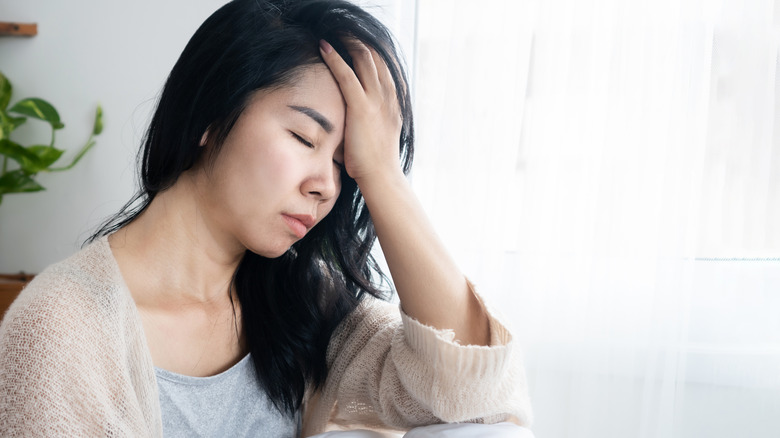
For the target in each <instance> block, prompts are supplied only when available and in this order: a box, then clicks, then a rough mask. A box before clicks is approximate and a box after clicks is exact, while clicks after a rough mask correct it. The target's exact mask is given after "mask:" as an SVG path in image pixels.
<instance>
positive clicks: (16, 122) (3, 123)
mask: <svg viewBox="0 0 780 438" xmlns="http://www.w3.org/2000/svg"><path fill="white" fill-rule="evenodd" d="M26 121H27V117H11V116H10V115H8V113H6V112H4V111H0V139H3V138H9V137H10V136H11V133H12V132H13V131H14V130H15V129H16V128H18V127H19V126H21V125H22V124H23V123H24V122H26Z"/></svg>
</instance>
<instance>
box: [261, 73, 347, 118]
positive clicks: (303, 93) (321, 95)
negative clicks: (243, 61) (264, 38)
mask: <svg viewBox="0 0 780 438" xmlns="http://www.w3.org/2000/svg"><path fill="white" fill-rule="evenodd" d="M261 102H262V104H263V106H271V107H274V108H275V109H276V110H278V111H284V110H286V109H289V107H306V108H312V109H314V110H316V111H317V112H319V113H320V114H322V115H324V116H325V117H326V118H327V119H328V120H329V121H330V122H331V123H332V124H333V125H334V126H337V127H338V126H342V125H343V124H344V117H345V113H346V104H345V102H344V97H343V96H342V95H341V90H340V89H339V86H338V83H337V82H336V80H335V79H334V77H333V75H332V74H331V72H330V70H329V69H328V67H327V66H325V64H322V63H319V64H314V65H310V66H305V67H301V68H300V69H298V71H296V72H295V73H294V74H293V76H292V79H290V80H289V81H288V83H287V84H285V85H282V86H280V87H276V88H272V89H270V90H261V91H258V92H257V93H255V95H254V96H252V99H251V101H250V104H249V106H250V107H251V106H254V105H255V104H258V103H261Z"/></svg>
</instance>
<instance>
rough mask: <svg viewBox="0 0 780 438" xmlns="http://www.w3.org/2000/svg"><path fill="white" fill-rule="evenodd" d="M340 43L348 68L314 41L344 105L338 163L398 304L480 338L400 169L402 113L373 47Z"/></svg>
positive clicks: (470, 301)
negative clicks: (361, 202) (359, 201)
mask: <svg viewBox="0 0 780 438" xmlns="http://www.w3.org/2000/svg"><path fill="white" fill-rule="evenodd" d="M346 45H347V46H348V48H349V49H348V50H349V53H350V55H351V56H352V60H353V63H354V66H355V71H354V72H353V71H352V69H351V68H349V66H348V65H347V64H346V63H345V62H344V60H343V59H342V58H341V56H340V55H339V54H338V53H337V52H336V51H335V50H333V49H332V47H331V46H330V45H329V44H327V43H326V42H321V53H322V57H323V59H324V60H325V62H326V63H327V65H328V67H329V68H330V71H331V73H333V76H334V78H335V79H336V81H337V82H338V84H339V87H340V89H341V93H342V95H343V96H344V100H345V102H346V105H347V114H346V126H345V134H344V163H345V166H346V170H347V172H348V173H349V175H350V176H351V177H352V178H354V179H355V181H357V183H358V187H360V191H361V192H362V194H363V198H364V199H365V201H366V206H367V207H368V210H369V212H370V213H371V218H372V219H373V221H374V225H375V227H376V231H377V236H378V237H379V242H380V243H381V245H382V250H383V252H384V254H385V258H386V260H387V264H388V266H389V268H390V274H391V275H392V277H393V281H394V282H395V286H396V289H397V291H398V296H399V298H400V299H401V305H402V308H403V310H404V311H405V312H406V313H407V314H408V315H409V316H412V317H413V318H415V319H417V320H418V321H420V322H421V323H423V324H426V325H430V326H432V327H435V328H438V329H450V330H454V332H455V336H456V339H457V340H458V341H460V342H461V343H463V344H473V345H487V343H488V339H489V336H490V332H489V325H488V318H487V316H486V315H485V313H484V311H483V309H482V306H480V305H479V301H478V300H477V297H476V296H475V295H474V294H473V293H472V292H471V291H470V290H469V287H468V284H467V282H466V278H465V277H464V276H463V274H462V273H461V272H460V270H459V269H458V267H457V266H456V265H455V263H454V261H453V260H452V258H451V257H450V255H449V253H448V252H447V250H446V249H445V248H444V245H443V244H442V243H441V241H439V239H438V237H437V236H436V232H435V231H434V228H433V226H432V225H431V224H430V222H429V221H428V218H427V217H426V215H425V212H424V211H423V209H422V206H421V205H420V203H419V201H418V200H417V197H416V196H415V194H414V192H413V191H412V189H411V187H410V186H409V183H408V182H407V181H406V178H405V176H404V174H403V172H402V171H401V166H400V163H399V161H400V159H399V156H398V155H399V153H398V139H399V136H400V132H401V127H402V116H401V114H400V107H399V105H398V99H397V96H396V84H395V82H394V80H393V78H392V76H391V74H390V72H389V69H388V68H387V65H386V64H385V63H384V61H383V60H382V58H381V57H380V56H379V55H378V54H377V53H376V51H374V50H373V49H370V48H369V47H367V46H365V45H364V44H362V43H360V42H358V41H355V40H348V41H346Z"/></svg>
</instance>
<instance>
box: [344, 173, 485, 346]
mask: <svg viewBox="0 0 780 438" xmlns="http://www.w3.org/2000/svg"><path fill="white" fill-rule="evenodd" d="M358 185H359V186H360V190H361V192H362V193H363V197H364V198H365V200H366V205H367V206H368V210H369V212H370V213H371V217H372V219H373V221H374V226H375V227H376V232H377V236H378V237H379V242H380V244H381V246H382V251H383V253H384V255H385V259H386V260H387V265H388V267H389V268H390V274H391V275H392V277H393V282H394V283H395V286H396V290H397V292H398V296H399V298H400V300H401V307H402V308H403V310H404V312H405V313H406V314H407V315H409V316H411V317H413V318H415V319H416V320H418V321H419V322H421V323H423V324H425V325H429V326H432V327H434V328H437V329H450V330H453V331H454V332H455V338H456V339H457V340H458V341H460V342H461V343H462V344H466V345H488V343H489V340H490V329H489V324H488V317H487V315H486V314H485V312H484V310H483V307H482V305H481V304H480V302H479V300H478V299H477V297H476V296H475V295H474V293H473V292H472V291H471V289H470V288H469V285H468V282H467V281H466V278H465V277H464V276H463V274H462V273H461V272H460V270H459V269H458V267H457V265H456V264H455V262H454V261H453V259H452V257H451V256H450V255H449V253H448V252H447V250H446V248H445V247H444V245H443V244H442V242H441V241H440V240H439V238H438V237H437V235H436V232H435V231H434V228H433V226H432V224H431V223H430V221H429V220H428V218H427V216H426V215H425V212H424V211H423V208H422V206H421V205H420V202H419V201H418V199H417V196H416V195H415V194H414V192H413V191H412V189H411V186H410V185H409V183H408V181H407V180H406V178H405V177H404V175H403V173H401V172H400V170H399V171H398V172H388V173H386V174H381V175H372V176H371V177H370V178H365V179H364V180H360V181H358Z"/></svg>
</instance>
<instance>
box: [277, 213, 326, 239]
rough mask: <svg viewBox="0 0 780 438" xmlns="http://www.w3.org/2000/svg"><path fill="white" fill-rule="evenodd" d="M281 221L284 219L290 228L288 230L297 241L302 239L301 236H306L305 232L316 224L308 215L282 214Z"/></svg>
mask: <svg viewBox="0 0 780 438" xmlns="http://www.w3.org/2000/svg"><path fill="white" fill-rule="evenodd" d="M282 219H284V221H285V222H286V223H287V226H288V227H290V230H292V232H293V233H294V234H295V235H296V236H298V238H299V239H301V238H303V236H305V235H306V232H307V231H309V229H310V228H311V227H313V226H314V224H316V223H317V221H316V219H314V218H313V217H312V216H310V215H308V214H287V213H284V214H282Z"/></svg>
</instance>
